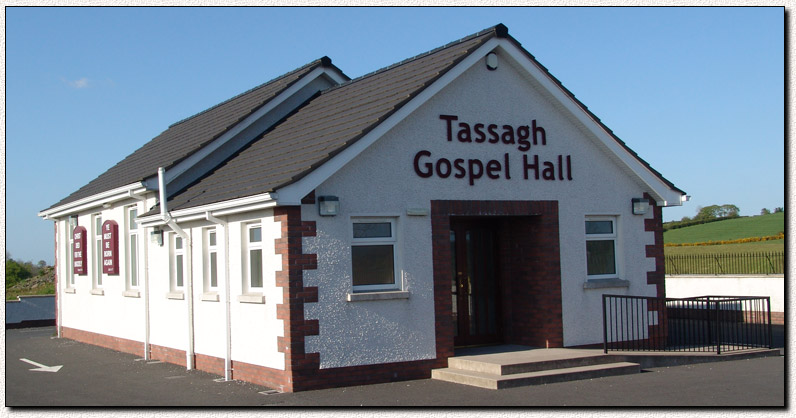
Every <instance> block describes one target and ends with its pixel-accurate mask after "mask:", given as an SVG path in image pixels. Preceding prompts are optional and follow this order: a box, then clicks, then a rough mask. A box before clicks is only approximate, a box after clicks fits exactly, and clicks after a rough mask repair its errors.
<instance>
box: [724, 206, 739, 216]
mask: <svg viewBox="0 0 796 418" xmlns="http://www.w3.org/2000/svg"><path fill="white" fill-rule="evenodd" d="M740 212H741V211H740V209H738V206H735V205H721V206H720V207H719V212H718V217H719V218H737V217H738V213H740Z"/></svg>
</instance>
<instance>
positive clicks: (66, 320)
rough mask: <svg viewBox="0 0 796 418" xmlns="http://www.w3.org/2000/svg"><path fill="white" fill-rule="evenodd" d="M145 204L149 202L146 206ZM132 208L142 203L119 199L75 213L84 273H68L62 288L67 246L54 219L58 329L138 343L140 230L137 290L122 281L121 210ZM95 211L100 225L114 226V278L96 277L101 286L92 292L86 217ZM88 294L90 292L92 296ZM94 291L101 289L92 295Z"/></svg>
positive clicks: (63, 223)
mask: <svg viewBox="0 0 796 418" xmlns="http://www.w3.org/2000/svg"><path fill="white" fill-rule="evenodd" d="M150 203H151V202H150ZM132 205H136V206H137V207H138V210H139V213H141V212H142V211H143V208H144V207H145V205H144V204H143V203H140V202H138V201H136V200H132V199H131V200H130V201H124V202H119V203H117V204H115V205H114V206H113V207H111V208H107V209H102V210H99V209H98V210H96V211H90V212H84V213H80V214H79V216H78V225H79V226H82V227H84V228H86V233H87V237H86V251H87V252H88V254H87V255H88V257H87V259H86V261H85V262H86V263H87V265H88V274H87V275H82V276H81V275H74V286H73V287H72V286H71V285H68V284H67V280H68V274H69V270H71V269H72V267H71V265H70V263H69V261H68V260H70V254H71V251H72V249H71V246H70V244H69V240H68V237H67V234H68V222H69V221H68V219H64V220H60V221H58V235H59V236H58V280H59V281H60V294H59V298H58V303H59V304H60V305H61V307H60V315H61V316H60V317H59V322H60V325H62V326H64V327H68V328H74V329H79V330H84V331H89V332H94V333H98V334H104V335H110V336H113V337H119V338H125V339H128V340H134V341H141V342H142V343H143V341H144V335H145V318H144V299H143V297H144V291H143V290H144V262H143V256H144V243H143V240H145V239H148V237H147V235H146V234H145V233H144V231H143V230H142V229H141V230H139V232H138V255H139V263H138V265H139V286H137V287H130V286H129V283H128V280H129V278H128V273H127V272H128V270H129V264H128V262H129V260H128V257H127V252H128V245H129V240H128V237H129V235H128V234H127V228H126V222H127V218H126V213H127V209H128V208H129V207H130V206H132ZM96 213H99V214H100V215H101V216H102V221H103V222H105V221H107V220H113V221H115V222H116V223H117V224H118V226H119V233H118V237H119V247H118V249H119V274H118V275H107V274H103V275H102V285H100V286H98V287H97V288H94V286H93V281H92V277H93V276H92V275H93V274H94V271H95V269H96V261H95V250H94V236H93V234H94V231H93V225H92V215H93V214H96ZM92 290H94V292H93V293H92ZM97 290H101V294H98V293H100V292H98V291H97Z"/></svg>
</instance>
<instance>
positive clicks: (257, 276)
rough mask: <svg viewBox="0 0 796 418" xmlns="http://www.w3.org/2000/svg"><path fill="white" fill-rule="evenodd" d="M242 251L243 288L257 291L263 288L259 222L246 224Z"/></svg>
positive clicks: (261, 236)
mask: <svg viewBox="0 0 796 418" xmlns="http://www.w3.org/2000/svg"><path fill="white" fill-rule="evenodd" d="M245 240H246V245H245V248H246V251H245V253H244V259H245V262H244V265H245V267H244V272H245V274H244V276H245V277H246V279H247V280H246V282H245V283H244V285H245V286H244V288H245V289H247V290H248V291H253V292H258V291H262V289H263V229H262V226H261V225H260V224H250V225H246V231H245Z"/></svg>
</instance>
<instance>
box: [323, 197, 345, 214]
mask: <svg viewBox="0 0 796 418" xmlns="http://www.w3.org/2000/svg"><path fill="white" fill-rule="evenodd" d="M338 212H340V199H339V198H338V197H337V196H320V197H318V215H321V216H335V215H337V213H338Z"/></svg>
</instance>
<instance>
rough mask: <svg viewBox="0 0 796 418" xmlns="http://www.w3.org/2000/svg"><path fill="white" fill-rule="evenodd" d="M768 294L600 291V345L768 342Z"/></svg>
mask: <svg viewBox="0 0 796 418" xmlns="http://www.w3.org/2000/svg"><path fill="white" fill-rule="evenodd" d="M770 307H771V299H770V298H769V297H746V296H699V297H693V298H679V299H678V298H656V297H646V296H624V295H603V351H605V352H606V353H607V352H608V350H616V351H669V352H716V353H717V354H721V353H722V352H727V351H737V350H746V349H751V348H764V347H767V348H771V346H772V333H771V309H770Z"/></svg>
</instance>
